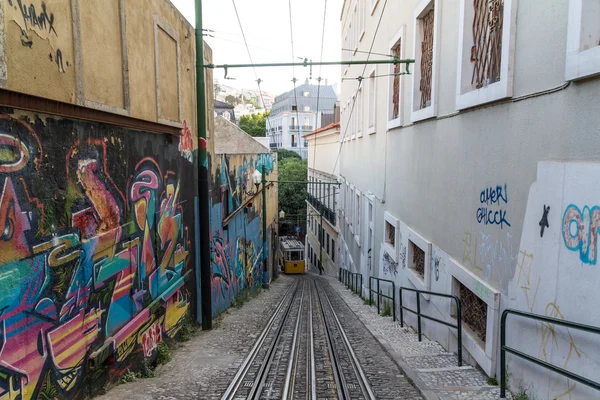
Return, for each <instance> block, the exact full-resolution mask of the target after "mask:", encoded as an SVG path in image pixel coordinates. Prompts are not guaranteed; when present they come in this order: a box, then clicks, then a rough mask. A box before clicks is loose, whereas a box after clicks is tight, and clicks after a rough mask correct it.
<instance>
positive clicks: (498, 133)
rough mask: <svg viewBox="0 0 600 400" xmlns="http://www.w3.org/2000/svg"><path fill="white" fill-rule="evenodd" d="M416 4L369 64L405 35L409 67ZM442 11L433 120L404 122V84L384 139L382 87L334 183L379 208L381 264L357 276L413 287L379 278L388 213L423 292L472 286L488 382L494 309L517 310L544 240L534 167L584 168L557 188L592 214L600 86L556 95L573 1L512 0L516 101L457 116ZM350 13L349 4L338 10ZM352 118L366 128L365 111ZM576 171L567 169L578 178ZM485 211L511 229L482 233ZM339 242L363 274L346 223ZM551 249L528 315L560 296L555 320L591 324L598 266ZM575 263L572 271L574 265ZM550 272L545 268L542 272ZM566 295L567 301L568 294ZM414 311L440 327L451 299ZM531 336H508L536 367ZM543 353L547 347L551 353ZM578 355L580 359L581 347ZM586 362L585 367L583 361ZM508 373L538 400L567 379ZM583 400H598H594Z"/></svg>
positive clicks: (447, 337)
mask: <svg viewBox="0 0 600 400" xmlns="http://www.w3.org/2000/svg"><path fill="white" fill-rule="evenodd" d="M347 3H351V2H347ZM383 3H384V2H381V1H380V2H379V4H378V6H377V8H376V9H375V11H374V14H373V16H367V21H366V34H365V36H364V38H363V39H362V42H360V44H359V48H360V49H368V48H369V47H370V44H371V41H372V40H373V35H374V32H375V27H376V26H377V23H378V20H379V16H380V13H381V8H382V6H383ZM418 3H419V1H416V0H412V1H404V2H388V4H387V9H386V11H385V14H384V17H383V20H382V22H381V26H380V28H379V31H378V33H377V40H376V41H375V45H374V47H373V52H377V53H385V52H388V51H389V49H388V46H389V42H390V40H391V39H392V38H393V37H394V35H396V33H397V32H398V30H399V29H400V28H401V26H402V25H404V26H405V32H406V33H405V35H406V38H405V41H404V43H405V46H406V47H405V49H404V51H405V56H406V57H407V58H411V57H412V56H413V50H414V49H413V16H414V10H415V9H416V8H417V5H418ZM439 3H440V6H439V7H440V8H441V9H440V11H441V12H440V18H441V21H440V22H441V29H442V31H441V35H440V42H439V68H438V71H439V80H438V82H439V85H438V88H439V92H438V99H437V100H438V101H437V104H438V110H437V118H434V119H431V120H426V121H422V122H418V123H414V124H411V123H410V122H409V121H410V118H408V116H410V111H411V110H410V97H411V89H412V84H411V83H410V82H411V80H412V77H403V78H402V79H404V85H403V92H402V99H403V101H402V110H403V116H404V118H403V119H404V125H403V126H402V127H399V128H396V129H392V130H390V131H387V129H386V128H387V110H388V90H387V88H388V86H389V85H388V83H389V82H388V81H387V79H386V78H380V81H378V90H377V93H378V96H377V110H378V113H377V115H378V120H377V132H376V133H375V134H372V135H368V134H367V135H363V137H362V138H357V139H352V140H348V141H343V142H342V143H343V147H342V149H343V150H342V155H341V160H340V162H341V165H340V175H341V176H342V177H344V178H345V179H346V180H347V181H348V182H350V183H352V184H353V185H354V186H355V187H356V188H358V189H360V191H361V192H363V193H368V192H370V193H372V194H373V196H374V198H375V202H374V204H375V222H376V227H375V235H376V237H375V249H374V252H373V254H375V255H377V257H374V266H373V271H363V272H364V273H367V274H368V273H370V274H373V275H377V274H380V275H381V276H382V277H392V278H393V279H394V280H396V282H397V283H398V284H399V285H406V286H409V285H412V284H411V283H410V281H409V279H408V276H409V275H408V273H407V272H406V269H404V268H402V266H401V265H400V266H399V267H398V272H397V273H395V272H392V273H391V274H390V273H389V269H388V272H384V270H383V269H384V268H383V265H382V264H383V263H382V260H381V255H382V253H381V243H382V241H383V221H384V213H385V212H389V213H390V214H392V215H393V216H394V217H396V218H398V219H399V220H400V221H401V225H402V227H410V228H411V229H413V230H414V231H415V232H417V233H418V234H419V235H420V236H422V237H423V238H424V239H425V240H427V241H429V242H431V243H432V254H431V258H432V260H431V262H430V264H431V268H432V270H431V271H429V274H428V275H429V280H428V282H426V284H427V285H429V287H430V289H431V290H434V291H442V292H445V293H452V292H453V280H454V279H459V280H461V279H462V281H463V284H465V282H467V283H469V284H470V285H471V288H472V290H473V291H475V292H476V293H477V294H478V295H479V296H480V297H482V298H483V297H487V301H489V303H488V318H489V319H491V321H490V324H488V327H489V328H492V329H488V331H489V332H491V335H492V336H490V338H489V341H488V342H489V343H492V344H493V346H492V348H487V347H488V346H487V344H488V343H487V342H486V346H485V347H486V348H481V346H480V348H477V347H476V346H477V343H476V341H474V340H471V339H469V338H467V339H466V341H467V342H468V345H469V346H471V347H470V353H471V356H472V357H473V358H475V359H477V361H478V363H480V365H481V366H482V367H483V368H484V370H486V372H488V374H492V375H493V374H495V373H496V372H497V371H498V362H499V355H498V335H499V314H500V311H501V310H502V309H504V308H506V307H514V308H519V309H526V308H527V302H526V299H525V298H524V297H523V291H522V289H521V288H520V287H519V286H518V285H519V284H517V283H515V279H516V280H517V281H518V272H519V262H520V255H521V254H522V253H521V250H525V251H529V250H528V249H527V248H525V249H524V248H523V246H524V245H525V244H529V243H530V240H533V239H530V238H529V236H530V230H531V229H534V230H537V235H538V238H539V234H540V232H539V230H540V227H539V225H538V224H539V222H540V219H541V218H542V215H543V214H542V205H543V204H542V203H543V201H540V202H538V203H539V204H538V203H536V205H535V206H534V207H533V208H532V209H531V211H530V208H529V207H528V201H529V202H531V201H532V200H531V197H530V196H531V195H530V190H533V189H531V188H532V185H534V183H535V182H536V179H537V180H538V181H539V177H538V174H539V173H540V170H539V169H538V163H539V162H547V161H552V160H559V161H563V162H576V161H584V162H586V163H589V164H588V167H589V168H588V169H586V170H581V169H580V170H578V173H580V174H581V178H577V177H575V176H573V177H572V180H571V181H570V183H569V185H568V186H564V187H565V190H567V188H568V190H569V192H572V193H574V194H575V193H579V194H580V195H579V197H577V196H575V197H573V199H572V200H569V201H570V202H572V203H573V204H575V205H577V206H578V207H579V209H580V210H583V207H584V206H586V205H588V206H589V207H590V209H591V208H592V207H593V206H594V205H596V203H595V202H594V199H597V198H598V195H597V194H596V192H595V188H594V186H595V185H594V184H593V182H598V181H600V169H598V168H597V163H600V152H599V151H598V148H600V135H598V129H599V128H598V127H599V126H600V113H598V112H597V108H598V107H597V99H598V98H600V85H599V81H598V79H597V78H596V79H594V78H592V79H588V80H585V81H581V82H573V83H571V84H570V85H566V82H565V80H564V76H565V59H566V40H567V20H568V14H569V1H567V0H556V1H553V2H552V6H548V3H547V2H544V1H541V0H536V1H533V0H532V1H520V2H519V3H518V10H517V19H516V21H517V22H516V27H515V32H516V40H515V45H514V48H513V51H514V67H513V72H514V82H513V95H512V101H508V102H507V101H501V102H495V103H491V104H489V105H487V106H483V107H478V108H474V109H469V110H465V111H461V112H457V111H456V108H457V107H456V93H457V90H456V89H457V79H456V74H457V57H458V40H457V39H458V33H459V4H460V2H459V0H444V1H443V2H442V1H439ZM348 7H350V5H349V4H346V8H348ZM343 36H344V34H342V38H343ZM362 58H364V55H361V54H360V53H357V55H356V56H355V57H354V59H362ZM373 58H375V56H373ZM344 70H346V68H345V67H342V73H344ZM362 72H363V67H362V66H353V67H349V68H348V69H347V72H346V75H344V77H352V76H354V77H356V76H359V75H361V74H362ZM386 73H388V67H387V66H378V67H377V75H383V74H386ZM356 87H357V83H356V82H354V81H344V82H343V83H342V89H341V99H340V102H341V104H345V103H346V102H347V101H348V99H349V98H351V96H352V94H353V92H354V91H355V89H356ZM530 94H532V95H531V96H529V95H530ZM365 106H366V104H365ZM362 111H363V112H364V113H365V116H366V115H367V114H366V113H367V112H368V111H367V108H366V107H365V108H364V109H363V110H362ZM346 124H347V119H344V118H342V126H341V132H342V134H341V136H343V134H344V132H345V130H346ZM541 165H546V164H541ZM572 168H573V170H574V171H575V170H577V168H576V167H572ZM545 171H546V172H544V173H546V174H548V177H547V179H548V180H549V182H552V184H553V185H554V189H553V190H555V192H556V193H562V192H561V190H562V186H560V185H562V183H560V182H561V181H560V179H562V178H561V176H562V175H561V174H562V173H561V172H560V168H559V169H556V168H549V167H548V168H545ZM584 172H585V173H584ZM498 186H500V187H501V188H502V190H503V198H502V201H500V202H494V203H495V204H489V205H488V204H482V202H481V199H482V198H481V194H482V192H483V191H485V190H486V189H489V188H494V189H496V188H497V187H498ZM534 187H535V186H534ZM505 188H506V189H505ZM584 194H585V195H584ZM555 196H556V194H555ZM594 196H595V197H594ZM504 199H506V201H504ZM544 201H546V202H549V201H550V198H549V197H548V198H545V199H544ZM553 204H555V205H552V206H551V211H550V212H549V217H550V218H555V219H553V220H552V221H551V222H550V231H548V233H547V235H553V234H555V233H556V232H554V233H552V229H558V228H560V225H561V218H562V217H563V214H564V212H565V209H566V207H565V204H564V202H562V201H559V199H555V200H554V201H553ZM481 208H488V209H491V210H492V211H493V212H494V213H495V212H496V211H498V212H500V211H501V212H502V214H501V215H503V216H504V217H505V221H507V222H508V223H504V222H503V223H502V225H496V224H487V225H486V224H485V223H481V222H479V221H478V212H479V213H480V214H479V215H481V211H479V209H481ZM494 213H492V215H491V216H492V218H493V217H494V215H495V214H494ZM529 213H531V216H530V215H529ZM486 215H487V213H486ZM497 215H500V214H497ZM498 221H499V220H498ZM509 224H510V226H509ZM402 229H403V240H405V241H406V240H407V239H406V237H405V236H404V235H405V228H402ZM340 230H341V235H343V237H344V241H345V243H346V244H347V245H348V247H349V250H350V253H351V254H352V256H353V259H354V261H355V263H359V264H360V259H361V249H360V247H359V246H358V245H357V244H356V242H355V241H354V240H352V238H353V235H352V234H351V233H350V232H349V230H348V229H347V227H344V226H343V224H342V225H341V227H340ZM549 237H550V236H549ZM524 240H525V241H526V242H523V241H524ZM552 246H554V247H552V248H553V249H556V250H553V251H554V252H553V253H550V252H548V253H547V254H546V252H544V251H542V253H541V254H540V256H539V257H540V258H541V261H540V264H539V267H538V268H539V269H540V270H549V271H552V272H550V273H549V274H548V275H547V276H546V277H545V280H546V281H547V282H548V285H549V286H547V287H548V288H554V289H546V288H545V289H544V291H546V290H547V291H548V292H547V293H546V296H544V297H540V299H541V298H544V301H545V303H543V302H541V301H540V306H539V307H538V308H535V309H534V312H537V313H541V314H544V315H545V312H546V310H545V307H546V305H547V304H548V303H550V302H551V301H553V300H554V298H560V300H561V303H560V310H561V313H562V315H563V317H564V318H565V319H573V320H577V321H579V322H586V323H589V324H595V325H600V310H599V309H598V307H594V306H592V305H591V304H594V303H595V302H598V300H599V297H600V294H598V293H599V292H598V290H594V284H597V283H600V271H599V270H598V269H597V267H595V266H591V265H587V264H582V263H581V260H580V259H579V257H575V259H574V258H573V257H574V256H576V254H575V253H576V252H572V251H567V249H566V247H565V244H564V241H560V240H557V241H556V242H555V243H554V244H553V245H552ZM526 247H527V246H526ZM437 257H439V258H440V261H441V263H440V264H438V265H440V266H439V267H438V269H439V272H438V273H437V274H436V272H435V270H434V268H435V265H436V263H435V262H434V261H435V259H436V258H437ZM536 257H537V255H536ZM565 257H567V258H565ZM576 260H579V264H577V263H576ZM546 265H549V266H548V267H544V266H546ZM551 265H555V266H556V267H555V268H556V269H555V270H550V269H549V268H551ZM357 269H360V267H357ZM366 283H367V282H366ZM596 286H597V285H596ZM555 292H556V293H555ZM574 292H576V293H577V295H573V293H574ZM568 293H571V295H569V294H568ZM411 297H412V296H411ZM546 300H547V301H546ZM407 301H408V300H407ZM542 303H543V304H542ZM413 304H414V303H413ZM422 305H423V307H424V310H425V312H430V313H431V315H432V316H437V317H440V316H441V317H446V318H449V317H448V312H449V310H450V305H449V302H448V301H447V300H443V301H442V300H439V301H438V300H430V301H427V300H424V301H423V302H422ZM521 324H522V323H521ZM522 325H523V326H525V325H526V324H522ZM424 327H425V331H426V334H427V335H428V336H429V337H431V338H433V339H435V340H438V341H440V342H441V343H442V344H443V345H444V346H446V347H447V348H448V346H449V347H450V348H451V349H454V348H455V347H454V346H455V341H456V339H455V336H454V335H453V334H452V333H451V331H452V329H449V328H446V327H443V326H440V325H438V324H434V323H425V324H424ZM523 329H525V328H523ZM537 331H538V332H537V334H535V328H534V327H533V326H532V328H531V329H530V330H529V331H527V332H522V334H520V333H519V331H516V330H515V329H513V330H512V331H510V333H509V336H508V338H509V342H510V341H511V338H512V340H513V341H515V340H516V341H526V342H525V343H524V344H525V347H524V348H525V349H534V350H533V352H534V354H533V355H536V356H537V355H539V354H537V352H536V350H537V349H538V348H539V346H540V343H542V342H541V339H542V335H541V334H540V332H541V328H540V327H539V324H538V330H537ZM567 337H568V336H567ZM525 338H527V339H525ZM577 343H585V344H586V345H591V344H595V345H596V347H597V344H598V343H600V338H593V339H592V338H585V339H581V341H580V342H577ZM534 344H535V346H534ZM547 346H548V348H550V347H551V346H550V345H549V344H548V345H547ZM560 346H564V345H560V344H559V350H557V351H555V353H553V354H550V355H548V359H549V360H552V361H553V362H554V361H558V360H562V364H564V361H565V360H564V358H565V357H566V355H565V353H562V352H563V350H564V347H560ZM580 346H582V347H583V344H581V345H580ZM567 349H569V347H567ZM590 351H591V350H590ZM567 353H568V351H567ZM588 354H591V355H590V357H592V356H595V354H594V353H593V352H591V353H588ZM567 355H568V354H567ZM553 357H554V358H553ZM561 357H562V359H561ZM596 358H597V357H596ZM592 359H593V357H592ZM511 363H512V361H511ZM589 363H591V361H590V360H587V361H586V357H585V356H584V355H582V356H581V357H577V355H576V354H575V355H574V352H573V351H572V352H571V358H570V362H569V363H568V365H567V366H568V368H569V369H571V368H573V369H577V368H583V369H582V371H588V373H590V371H592V370H591V369H590V366H591V364H589ZM559 364H560V363H559ZM576 364H577V367H575V365H576ZM512 365H513V364H511V366H510V367H509V369H510V368H512V369H515V368H524V369H523V378H524V379H523V382H521V383H522V384H523V385H525V386H527V387H529V388H530V389H531V394H533V395H534V396H535V397H536V398H542V399H544V398H552V397H551V396H557V395H560V394H561V393H562V392H564V391H565V388H566V386H565V380H564V379H563V378H557V377H556V376H555V375H548V373H547V372H544V371H543V370H541V369H539V368H537V367H533V366H531V365H530V366H527V367H521V366H514V367H513V366H512ZM559 366H563V365H559ZM519 371H521V370H519ZM533 371H542V372H533ZM594 371H598V369H597V368H595V369H594ZM511 373H512V372H511ZM536 373H537V374H539V376H544V377H546V378H545V379H546V381H545V382H542V381H540V380H538V379H537V378H539V376H536ZM593 373H596V376H595V377H594V378H595V379H597V380H600V376H598V375H597V372H593ZM515 374H516V375H520V374H521V372H516V371H515ZM512 383H513V382H511V384H512ZM516 384H517V383H516V382H515V385H516ZM572 385H573V383H572V382H571V386H572ZM515 389H517V388H515ZM561 389H562V391H561ZM548 395H550V397H548ZM591 395H592V392H589V391H587V390H586V389H584V388H583V385H580V384H578V385H577V386H576V388H575V389H573V391H571V397H572V398H573V399H575V398H581V399H583V398H592V397H590V396H591ZM593 396H600V394H599V393H598V392H595V393H593Z"/></svg>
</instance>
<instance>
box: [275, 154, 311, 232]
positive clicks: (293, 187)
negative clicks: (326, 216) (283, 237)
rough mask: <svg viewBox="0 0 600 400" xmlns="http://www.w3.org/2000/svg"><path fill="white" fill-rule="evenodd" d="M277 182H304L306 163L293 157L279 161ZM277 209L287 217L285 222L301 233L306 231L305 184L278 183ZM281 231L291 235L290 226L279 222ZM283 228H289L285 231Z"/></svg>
mask: <svg viewBox="0 0 600 400" xmlns="http://www.w3.org/2000/svg"><path fill="white" fill-rule="evenodd" d="M278 167H279V180H280V181H300V182H305V181H306V176H307V168H308V162H307V160H302V159H299V158H295V157H288V158H284V159H283V160H279V163H278ZM278 189H279V209H280V210H283V211H284V212H285V213H286V215H288V217H286V220H288V221H290V222H293V225H294V226H295V225H296V224H299V225H300V229H301V231H302V232H305V231H306V226H305V225H306V184H305V183H283V182H282V183H279V188H278ZM281 222H282V223H283V224H282V229H283V232H284V234H285V232H286V231H287V232H289V233H292V232H293V228H292V226H290V225H288V224H286V221H281ZM285 228H289V230H288V229H285Z"/></svg>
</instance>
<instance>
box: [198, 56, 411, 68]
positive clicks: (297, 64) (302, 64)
mask: <svg viewBox="0 0 600 400" xmlns="http://www.w3.org/2000/svg"><path fill="white" fill-rule="evenodd" d="M414 62H415V60H413V59H405V60H399V59H397V58H389V59H386V60H363V61H320V62H319V61H316V62H313V61H308V60H307V59H305V60H304V61H303V62H292V63H266V64H219V65H214V64H209V65H206V66H205V67H206V68H223V69H225V70H227V69H229V68H260V67H310V66H319V65H378V64H407V65H408V64H413V63H414Z"/></svg>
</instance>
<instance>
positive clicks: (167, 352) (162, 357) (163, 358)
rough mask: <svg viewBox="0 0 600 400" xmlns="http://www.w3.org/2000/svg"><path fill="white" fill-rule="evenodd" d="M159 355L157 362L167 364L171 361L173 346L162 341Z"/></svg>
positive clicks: (159, 346) (159, 345)
mask: <svg viewBox="0 0 600 400" xmlns="http://www.w3.org/2000/svg"><path fill="white" fill-rule="evenodd" d="M157 351H158V356H157V357H156V362H157V364H159V365H164V364H167V363H168V362H170V361H171V348H170V347H169V345H168V344H167V343H166V342H164V341H162V342H160V343H159V344H158V348H157Z"/></svg>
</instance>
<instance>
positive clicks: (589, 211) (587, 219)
mask: <svg viewBox="0 0 600 400" xmlns="http://www.w3.org/2000/svg"><path fill="white" fill-rule="evenodd" d="M599 229H600V207H598V206H594V207H591V208H590V207H588V206H585V207H583V211H581V210H580V209H579V207H577V206H576V205H574V204H571V205H569V206H568V207H567V209H566V210H565V214H564V217H563V229H562V235H563V239H564V241H565V246H567V248H568V249H569V250H571V251H577V252H579V256H580V258H581V262H583V263H585V264H591V265H596V262H597V259H598V234H599V233H600V231H599Z"/></svg>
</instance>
